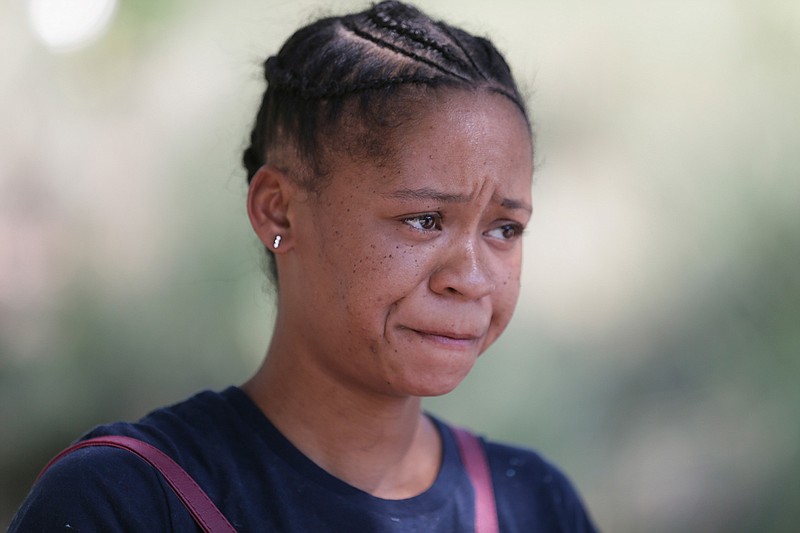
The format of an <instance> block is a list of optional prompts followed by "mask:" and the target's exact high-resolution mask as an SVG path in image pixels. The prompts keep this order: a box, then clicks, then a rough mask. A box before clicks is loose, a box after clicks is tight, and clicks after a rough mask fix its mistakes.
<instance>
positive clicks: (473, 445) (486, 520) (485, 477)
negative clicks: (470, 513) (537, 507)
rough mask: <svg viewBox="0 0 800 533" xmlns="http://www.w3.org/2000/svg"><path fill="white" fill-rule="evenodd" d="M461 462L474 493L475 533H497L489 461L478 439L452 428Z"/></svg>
mask: <svg viewBox="0 0 800 533" xmlns="http://www.w3.org/2000/svg"><path fill="white" fill-rule="evenodd" d="M452 429H453V433H454V434H455V436H456V442H457V443H458V451H459V452H460V453H461V460H462V461H463V462H464V466H465V467H466V469H467V475H468V476H469V479H470V481H471V482H472V488H473V490H474V491H475V533H498V532H499V531H500V526H499V524H498V521H497V505H496V503H495V500H494V488H493V486H492V475H491V472H490V471H489V461H488V459H487V458H486V452H485V451H484V449H483V445H482V444H481V441H480V440H478V437H476V436H475V435H473V434H472V433H470V432H469V431H467V430H466V429H462V428H455V427H454V428H452Z"/></svg>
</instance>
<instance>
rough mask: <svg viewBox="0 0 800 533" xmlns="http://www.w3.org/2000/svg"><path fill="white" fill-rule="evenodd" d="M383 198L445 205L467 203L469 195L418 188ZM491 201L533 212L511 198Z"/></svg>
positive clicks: (522, 202)
mask: <svg viewBox="0 0 800 533" xmlns="http://www.w3.org/2000/svg"><path fill="white" fill-rule="evenodd" d="M385 196H386V197H388V198H395V199H399V200H433V201H436V202H441V203H445V204H459V203H462V204H463V203H467V202H468V201H469V200H470V199H471V196H470V195H466V194H451V193H445V192H442V191H437V190H436V189H432V188H430V187H420V188H419V189H399V190H396V191H392V192H391V193H388V194H386V195H385ZM492 199H493V200H495V201H497V202H498V203H499V204H500V205H501V206H503V207H505V208H507V209H514V210H520V211H525V212H527V213H531V212H533V208H531V206H530V205H529V204H528V203H527V202H524V201H522V200H515V199H513V198H499V197H498V196H496V195H495V196H494V197H493V198H492Z"/></svg>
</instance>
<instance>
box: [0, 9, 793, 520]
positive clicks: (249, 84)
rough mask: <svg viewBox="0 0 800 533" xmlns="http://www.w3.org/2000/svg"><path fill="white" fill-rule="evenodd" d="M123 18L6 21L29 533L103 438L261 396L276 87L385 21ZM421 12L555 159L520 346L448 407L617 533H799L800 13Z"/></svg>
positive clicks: (15, 329) (515, 333) (0, 391)
mask: <svg viewBox="0 0 800 533" xmlns="http://www.w3.org/2000/svg"><path fill="white" fill-rule="evenodd" d="M65 4H66V5H68V6H70V7H71V8H70V9H68V10H65V8H64V5H65ZM102 4H103V2H92V1H89V0H81V1H79V0H75V1H73V2H66V3H65V2H59V1H49V2H48V1H46V0H38V1H37V0H28V1H24V0H7V1H6V2H4V3H2V4H0V44H2V50H3V59H2V61H0V87H2V89H1V90H2V99H0V427H1V428H2V430H0V435H1V436H0V526H7V524H8V521H9V520H10V518H11V515H12V514H13V512H14V510H15V508H16V507H17V506H18V505H19V503H20V502H21V500H22V498H23V497H24V495H25V493H26V492H27V490H28V488H29V487H30V484H31V482H32V480H33V478H34V476H35V474H36V472H37V471H38V469H39V468H40V467H41V466H42V465H43V464H44V463H45V462H46V460H47V459H48V458H49V457H50V456H51V455H52V454H54V453H55V452H56V451H58V450H59V449H60V448H62V447H64V446H65V445H66V444H68V443H69V442H70V441H71V440H73V439H74V438H76V437H78V436H79V435H80V434H81V433H82V432H84V431H85V430H87V429H88V428H90V427H91V426H93V425H95V424H98V423H102V422H107V421H111V420H115V419H135V418H138V417H140V416H142V415H143V414H145V413H146V412H147V411H149V410H151V409H153V408H155V407H157V406H160V405H163V404H165V403H170V402H174V401H178V400H180V399H182V398H184V397H186V396H188V395H189V394H191V393H192V392H194V391H196V390H198V389H202V388H212V389H219V388H223V387H225V386H227V385H228V384H231V383H241V382H242V381H243V380H245V379H246V378H247V377H248V376H249V375H250V374H251V373H252V372H253V371H254V370H255V368H256V366H257V365H258V363H259V362H260V358H261V357H262V354H263V353H264V351H265V349H266V345H267V342H268V339H269V332H270V324H271V319H272V310H273V306H272V303H271V295H270V291H269V289H268V287H266V284H265V281H264V276H263V275H262V265H261V259H260V251H259V245H258V244H257V241H256V239H255V237H254V236H251V231H250V229H249V225H248V222H247V220H246V217H245V210H244V205H243V200H244V195H245V187H244V185H243V183H244V173H243V171H242V170H240V167H239V162H238V161H239V154H240V152H241V150H242V149H243V148H244V146H245V144H246V143H245V141H246V138H247V135H248V133H249V129H250V123H251V120H252V119H253V117H254V114H255V110H256V106H257V104H258V100H259V99H260V94H261V91H262V89H263V85H262V78H261V72H260V63H261V61H263V59H264V58H265V57H266V56H267V55H268V54H270V53H272V52H274V51H276V49H277V47H278V46H279V44H280V43H281V42H282V41H283V40H284V39H285V38H286V37H287V36H288V35H289V34H290V33H291V31H293V30H294V29H295V28H297V27H298V26H299V25H301V24H303V23H305V22H307V21H308V20H309V19H310V18H312V17H316V16H318V15H320V14H324V13H328V12H333V13H338V12H343V11H346V10H351V9H354V8H362V7H364V5H365V4H364V3H363V2H349V1H348V2H345V1H340V2H324V3H323V2H321V1H318V2H310V1H305V2H289V1H278V0H262V1H255V0H235V1H231V2H225V3H223V2H212V1H210V0H193V1H189V0H172V1H163V0H162V1H156V0H146V1H145V0H140V1H135V2H134V1H131V0H127V1H123V2H120V3H119V5H117V6H116V8H115V9H113V10H110V9H109V8H108V5H106V6H105V8H104V9H106V11H102V9H101V8H102ZM93 5H94V7H95V9H96V11H95V12H94V15H95V16H94V17H92V16H91V15H92V11H91V9H90V8H92V6H93ZM418 5H420V6H421V7H423V8H425V9H426V10H428V11H429V12H431V13H432V14H434V15H436V16H438V17H443V18H446V19H447V20H449V21H450V22H453V23H455V24H459V25H463V26H464V27H466V28H467V29H469V30H471V31H473V32H477V33H480V34H488V35H489V36H491V37H492V38H493V39H494V41H495V42H496V44H497V45H498V46H499V47H500V48H501V49H502V50H504V51H505V52H506V54H507V57H508V59H509V61H510V63H511V64H512V68H513V69H514V70H515V72H516V74H517V77H518V78H519V79H520V81H521V82H522V84H523V85H524V86H526V88H527V92H528V93H529V94H530V103H531V109H532V112H533V116H534V119H535V121H536V129H537V150H538V156H537V161H538V168H537V171H536V176H535V181H536V184H535V186H534V203H535V214H534V218H533V221H532V224H531V226H530V230H529V232H528V236H527V237H526V244H525V245H526V264H525V272H524V280H523V282H524V287H523V294H522V298H521V300H520V304H519V308H518V311H517V314H516V316H515V318H514V321H513V323H512V325H511V326H510V327H509V329H508V331H507V333H506V334H505V336H504V337H503V338H501V340H500V341H499V342H498V343H497V344H496V345H495V346H494V347H493V348H492V349H491V350H490V351H489V352H487V354H486V355H485V356H484V357H483V358H482V359H481V361H480V362H479V364H478V365H477V367H476V369H475V371H474V372H473V374H471V375H470V377H469V378H468V379H467V381H466V382H465V383H464V384H463V386H461V387H460V388H459V389H458V390H456V391H455V392H454V393H452V394H450V395H448V396H446V397H443V398H436V399H432V400H430V401H428V403H427V407H428V408H429V409H430V410H431V411H433V412H434V413H436V414H438V415H440V416H443V417H445V418H448V419H450V420H451V421H453V422H456V423H460V424H465V425H468V426H471V427H473V428H474V429H476V430H478V431H479V432H481V433H485V434H488V435H490V436H491V437H493V438H495V439H499V440H506V441H512V442H516V443H522V444H525V445H529V446H533V447H535V448H537V449H539V450H540V451H541V452H542V453H543V454H544V455H545V456H546V457H548V458H550V459H551V460H553V461H555V462H556V463H558V464H559V465H560V466H561V467H562V468H563V469H564V470H565V471H566V472H567V473H568V474H569V476H570V477H571V478H572V479H573V480H574V481H575V483H576V484H577V486H578V487H579V489H580V490H581V492H582V494H583V496H584V498H585V500H586V502H587V503H588V505H589V507H590V509H591V511H592V513H593V515H594V517H595V520H596V521H597V522H598V524H599V525H600V526H601V527H602V528H603V529H604V530H605V531H609V532H611V531H614V532H623V533H624V532H642V531H647V532H651V533H652V532H656V533H658V532H665V533H666V532H675V531H681V532H688V531H702V532H714V531H719V532H723V531H724V532H746V531H753V532H755V531H758V532H772V531H775V532H777V531H787V532H788V531H796V530H797V524H798V523H800V505H798V503H800V409H799V407H800V386H799V382H800V357H799V356H800V331H799V330H800V328H798V326H799V325H800V320H798V319H799V318H800V276H799V275H798V267H797V263H798V260H800V231H798V230H800V180H798V168H800V142H799V141H800V133H799V132H800V127H798V125H800V97H799V96H798V95H800V68H799V67H800V3H796V2H792V1H790V0H786V1H778V0H775V1H760V2H752V1H745V0H739V1H736V0H730V1H725V0H716V1H715V0H697V1H694V2H666V1H644V2H643V1H633V0H609V1H606V2H602V3H601V2H591V1H589V0H538V1H536V2H530V1H521V0H516V1H515V0H497V1H495V2H491V3H486V2H479V1H476V0H472V1H464V0H461V1H459V0H436V1H434V0H420V1H419V2H418ZM59 6H60V7H59ZM98 6H101V7H98ZM82 10H83V11H82ZM92 20H94V21H95V24H94V26H92V25H91V24H89V23H90V22H92Z"/></svg>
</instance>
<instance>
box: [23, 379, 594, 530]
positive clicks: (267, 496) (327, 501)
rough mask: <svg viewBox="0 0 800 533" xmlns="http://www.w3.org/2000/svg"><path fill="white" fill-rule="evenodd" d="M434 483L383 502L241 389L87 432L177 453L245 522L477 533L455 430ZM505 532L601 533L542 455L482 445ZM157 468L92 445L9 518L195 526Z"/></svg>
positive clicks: (86, 525)
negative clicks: (315, 456)
mask: <svg viewBox="0 0 800 533" xmlns="http://www.w3.org/2000/svg"><path fill="white" fill-rule="evenodd" d="M434 423H435V424H436V426H437V428H438V430H439V432H440V433H441V436H442V442H443V455H442V465H441V469H440V472H439V475H438V477H437V478H436V481H435V482H434V484H433V485H432V486H431V487H430V488H429V489H428V490H426V491H425V492H423V493H422V494H420V495H418V496H415V497H413V498H408V499H404V500H384V499H381V498H376V497H374V496H372V495H370V494H368V493H366V492H364V491H362V490H359V489H357V488H355V487H352V486H350V485H348V484H347V483H345V482H343V481H341V480H340V479H338V478H336V477H334V476H332V475H330V474H328V473H327V472H325V471H324V470H323V469H321V468H320V467H319V466H317V465H316V464H315V463H313V462H312V461H311V460H310V459H309V458H307V457H306V456H304V455H303V454H302V453H301V452H300V451H299V450H298V449H297V448H295V447H294V446H293V445H292V444H291V443H290V442H289V441H288V440H287V439H286V438H285V437H284V436H283V435H282V434H281V433H280V432H279V431H278V430H277V429H276V428H275V426H273V425H272V424H271V423H270V421H269V420H268V419H267V418H266V417H265V416H264V415H263V413H262V412H261V411H260V410H259V409H258V407H257V406H256V405H255V404H254V403H253V402H252V401H251V400H250V399H249V398H248V397H247V396H246V395H245V394H244V393H243V392H242V391H241V390H240V389H238V388H236V387H230V388H228V389H227V390H225V391H223V392H221V393H215V392H202V393H200V394H197V395H196V396H194V397H192V398H190V399H188V400H187V401H185V402H182V403H179V404H177V405H174V406H172V407H166V408H163V409H159V410H157V411H154V412H153V413H151V414H149V415H148V416H146V417H145V418H143V419H142V420H140V421H139V422H138V423H135V424H130V423H122V422H120V423H115V424H110V425H106V426H100V427H98V428H96V429H94V430H93V431H91V432H90V433H89V434H88V435H86V437H84V438H89V437H96V436H101V435H127V436H130V437H135V438H138V439H141V440H144V441H146V442H149V443H150V444H153V445H154V446H156V447H158V448H160V449H161V450H162V451H164V452H165V453H167V454H168V455H170V456H171V457H172V458H173V459H174V460H175V461H177V462H178V463H179V464H180V465H181V466H182V467H183V468H184V469H185V470H186V471H187V472H189V474H191V475H192V477H193V478H194V479H195V480H196V481H197V483H198V484H199V485H200V486H201V487H202V488H203V489H204V490H205V491H206V493H207V494H208V495H209V497H210V498H211V500H212V501H213V502H214V503H215V504H216V505H217V506H218V507H219V508H220V510H221V511H222V513H223V514H224V515H225V516H226V517H227V518H228V520H229V521H230V522H231V523H232V524H233V525H234V527H236V528H237V530H239V531H281V532H302V533H307V532H311V531H313V532H326V531H331V532H332V531H341V532H371V531H375V532H398V533H399V532H404V533H405V532H426V533H430V532H447V533H452V532H458V531H473V529H474V528H473V521H474V509H473V492H472V487H471V485H470V482H469V478H468V477H467V474H466V471H465V470H464V467H463V464H462V463H461V459H460V457H459V453H458V448H457V445H456V442H455V439H454V437H453V434H452V433H451V431H450V429H449V428H448V427H447V426H446V425H444V424H442V423H441V422H439V421H437V420H435V419H434ZM484 446H485V448H486V451H487V454H488V457H489V464H490V468H491V472H492V481H493V483H494V489H495V495H496V499H497V507H498V515H499V521H500V531H502V532H517V531H519V532H522V531H524V532H532V531H537V532H593V531H595V529H594V527H593V526H592V524H591V521H590V519H589V517H588V516H587V513H586V511H585V510H584V507H583V505H582V504H581V501H580V499H579V497H578V495H577V494H576V492H575V490H574V489H573V488H572V485H571V484H570V483H569V481H568V480H567V479H566V478H565V477H564V475H563V474H561V472H559V471H558V470H557V469H556V468H554V467H553V466H552V465H550V464H548V463H547V462H545V461H544V460H542V458H541V457H539V456H538V455H537V454H536V453H534V452H532V451H528V450H523V449H519V448H515V447H510V446H505V445H502V444H497V443H492V442H484ZM196 530H197V527H196V526H195V524H194V521H193V519H192V517H191V515H190V514H189V513H188V511H186V509H185V508H184V507H183V505H182V504H181V502H180V500H178V498H177V497H176V496H175V494H174V493H173V492H172V490H171V489H170V488H169V486H168V485H167V484H166V482H165V481H164V480H163V479H162V478H161V476H160V474H159V473H158V472H157V471H155V470H154V469H153V468H152V467H151V466H149V465H148V464H147V463H146V462H145V461H143V460H142V459H140V458H139V457H137V456H136V455H134V454H133V453H130V452H128V451H125V450H119V449H115V448H111V447H105V446H104V447H90V448H83V449H80V450H77V451H75V452H73V453H71V454H69V455H67V456H66V457H64V458H63V459H61V460H60V461H58V462H57V463H56V464H55V465H53V466H52V467H51V468H50V469H49V470H48V471H47V472H46V473H45V475H44V476H43V477H42V478H41V479H40V480H39V481H38V482H37V483H36V484H35V485H34V487H33V488H32V489H31V492H30V494H29V495H28V497H27V499H26V500H25V502H24V503H23V505H22V507H21V508H20V509H19V511H18V512H17V515H16V516H15V517H14V520H13V521H12V523H11V528H10V530H9V531H11V532H17V531H21V532H28V531H71V532H87V531H104V532H117V531H119V532H122V531H196Z"/></svg>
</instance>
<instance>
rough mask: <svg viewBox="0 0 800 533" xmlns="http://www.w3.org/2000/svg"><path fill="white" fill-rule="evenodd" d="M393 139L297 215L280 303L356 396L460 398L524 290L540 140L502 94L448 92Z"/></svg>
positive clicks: (348, 166) (317, 358)
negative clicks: (526, 231)
mask: <svg viewBox="0 0 800 533" xmlns="http://www.w3.org/2000/svg"><path fill="white" fill-rule="evenodd" d="M436 98H437V100H436V103H435V104H432V105H431V107H430V109H431V110H433V111H429V112H428V113H426V114H425V115H424V116H423V117H422V118H421V119H420V120H416V121H414V123H413V125H408V126H406V127H405V129H404V130H403V131H402V132H401V133H399V134H398V135H397V141H398V144H397V145H396V146H395V147H394V148H395V149H394V150H393V155H392V157H391V158H390V159H388V160H385V161H381V162H368V161H364V160H363V159H353V158H348V157H339V158H337V159H335V160H334V161H332V164H331V173H330V175H329V176H328V179H329V180H330V182H329V184H328V185H326V186H325V187H324V188H323V189H322V191H321V192H320V193H319V195H318V196H316V195H312V194H309V195H308V198H307V199H306V200H305V201H302V202H300V203H298V204H296V205H295V206H294V207H293V210H294V211H293V215H292V217H291V220H292V222H291V224H292V226H291V228H292V241H293V244H292V249H291V251H288V252H287V253H284V254H282V255H281V256H280V259H279V261H280V263H279V268H280V267H284V268H281V270H280V276H279V279H280V280H281V287H280V291H281V307H282V310H283V307H284V306H286V310H288V311H290V316H293V317H295V318H296V319H297V320H296V321H295V322H294V326H295V327H298V328H301V331H299V332H298V334H299V336H300V337H301V338H302V345H303V348H302V350H303V353H304V354H306V355H307V356H308V357H309V358H310V361H312V364H315V365H319V366H320V368H321V369H322V370H323V371H324V373H325V375H328V376H331V377H332V378H333V379H334V380H336V381H338V382H341V383H343V384H345V385H347V386H349V387H356V388H362V389H365V390H369V391H371V392H375V393H381V394H390V395H413V396H430V395H439V394H444V393H446V392H449V391H450V390H452V389H453V388H454V387H455V386H456V385H458V383H459V382H460V381H461V380H462V379H463V378H464V377H465V376H466V374H467V373H468V372H469V370H470V368H471V367H472V365H473V364H474V362H475V360H476V359H477V357H478V356H479V355H480V354H481V353H482V352H483V351H484V350H485V349H486V348H487V347H488V346H489V345H490V344H491V343H492V342H494V340H495V339H496V338H497V337H498V336H499V335H500V333H501V332H502V331H503V329H504V328H505V327H506V325H507V324H508V321H509V319H510V318H511V315H512V312H513V310H514V306H515V305H516V301H517V296H518V294H519V278H520V267H521V259H522V242H521V234H522V230H523V228H524V227H525V225H526V224H527V222H528V219H529V218H530V214H531V175H532V161H531V154H532V148H531V138H530V135H529V133H528V129H527V126H526V123H525V121H524V119H523V117H522V115H521V113H520V112H519V110H518V109H517V108H516V107H515V106H514V104H513V103H511V102H510V101H509V100H508V99H506V98H505V97H503V96H500V95H495V94H490V93H466V92H449V93H446V94H440V95H437V97H436Z"/></svg>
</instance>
